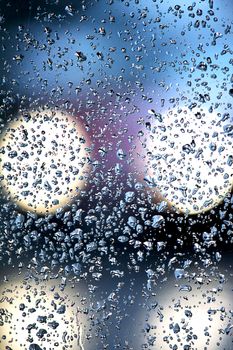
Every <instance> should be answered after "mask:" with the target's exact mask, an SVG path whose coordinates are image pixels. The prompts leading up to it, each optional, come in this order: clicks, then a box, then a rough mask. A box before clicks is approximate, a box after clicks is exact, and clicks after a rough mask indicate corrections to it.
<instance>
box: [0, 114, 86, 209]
mask: <svg viewBox="0 0 233 350" xmlns="http://www.w3.org/2000/svg"><path fill="white" fill-rule="evenodd" d="M85 142H86V141H85V139H84V136H83V131H82V129H81V127H80V126H79V125H78V124H77V121H75V120H74V119H72V118H71V117H70V116H68V115H66V114H64V113H63V112H61V111H54V110H41V111H36V112H35V111H33V112H31V113H30V114H28V115H24V116H20V117H19V118H18V120H17V121H16V122H13V123H12V124H11V125H10V126H9V127H8V128H7V129H6V131H5V132H4V134H3V135H2V137H1V142H0V146H1V149H0V150H1V162H0V169H1V176H2V185H3V188H4V190H5V192H6V193H7V194H8V195H9V196H10V197H11V199H13V200H14V201H15V202H16V203H17V204H18V205H20V206H21V207H22V208H23V209H25V210H31V211H35V212H38V213H42V214H43V213H46V212H53V211H55V210H56V209H57V208H59V207H61V206H64V205H65V204H67V203H68V202H69V201H70V200H71V199H72V198H73V197H74V196H75V195H77V192H78V190H80V189H82V188H83V186H84V177H83V176H84V173H85V166H86V157H87V152H86V151H85Z"/></svg>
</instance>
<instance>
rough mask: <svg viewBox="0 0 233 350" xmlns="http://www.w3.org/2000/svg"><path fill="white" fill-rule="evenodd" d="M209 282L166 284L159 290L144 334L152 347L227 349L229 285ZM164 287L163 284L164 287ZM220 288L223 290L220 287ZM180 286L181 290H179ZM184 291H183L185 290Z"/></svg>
mask: <svg viewBox="0 0 233 350" xmlns="http://www.w3.org/2000/svg"><path fill="white" fill-rule="evenodd" d="M216 285H217V283H216V284H214V283H211V285H206V284H201V285H198V286H197V285H194V284H193V283H192V284H191V286H192V290H190V291H187V289H188V288H190V284H189V283H188V284H187V285H186V284H184V285H183V286H182V285H181V286H180V287H174V286H172V285H170V286H167V288H164V289H162V290H161V292H158V293H157V295H156V300H157V301H158V303H159V304H158V306H157V307H156V309H154V310H152V311H151V312H150V317H149V319H148V323H149V324H150V327H151V329H150V331H149V332H148V333H144V335H145V336H146V337H147V341H149V343H151V344H152V343H153V346H151V347H150V348H151V350H152V349H153V350H155V349H156V350H166V349H177V350H184V349H187V350H200V349H206V350H207V349H208V350H210V349H218V348H219V349H228V348H229V347H225V346H226V345H227V344H229V342H231V336H232V313H231V310H232V297H231V288H230V287H229V285H228V286H227V287H226V285H225V284H224V287H223V286H220V287H221V288H220V289H219V290H218V288H216ZM164 287H165V286H164ZM222 288H223V290H222ZM182 289H183V290H182ZM185 290H186V291H185Z"/></svg>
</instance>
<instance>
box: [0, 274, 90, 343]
mask: <svg viewBox="0 0 233 350" xmlns="http://www.w3.org/2000/svg"><path fill="white" fill-rule="evenodd" d="M0 292H1V300H0V311H1V316H0V319H1V323H0V334H1V337H0V348H1V349H8V348H7V346H8V347H10V348H11V349H13V350H22V349H30V348H29V346H30V344H34V345H37V346H39V347H40V349H45V348H46V349H47V350H52V349H57V350H66V349H67V350H68V349H69V350H84V347H83V330H84V328H85V324H84V323H85V320H84V317H83V315H82V313H81V312H80V307H79V305H78V303H77V297H76V295H75V291H74V290H72V289H70V288H68V287H66V288H65V290H64V291H61V290H60V288H59V286H58V283H57V282H56V281H55V282H54V284H53V282H50V281H42V282H40V283H39V284H38V283H37V284H36V283H35V282H33V281H27V282H22V281H20V280H17V279H16V280H14V281H13V282H12V283H10V282H8V283H7V284H6V285H2V286H1V288H0ZM64 306H65V308H64ZM61 307H63V310H62V309H61ZM54 325H55V326H54ZM41 330H43V331H41ZM42 332H43V333H42ZM38 334H41V335H42V334H43V336H42V337H40V336H39V335H38ZM32 348H33V347H32ZM33 349H34V348H33ZM35 349H36V350H37V348H36V347H35Z"/></svg>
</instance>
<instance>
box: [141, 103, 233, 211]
mask: <svg viewBox="0 0 233 350" xmlns="http://www.w3.org/2000/svg"><path fill="white" fill-rule="evenodd" d="M224 119H227V118H222V119H221V117H218V116H217V115H216V114H210V113H208V112H207V111H203V110H197V109H193V110H192V111H191V110H187V109H181V110H179V111H178V112H177V113H174V112H172V111H170V112H169V113H168V114H167V115H166V116H164V118H163V121H162V122H161V121H157V122H156V123H155V125H153V128H152V132H151V133H150V135H149V138H148V142H147V154H148V158H149V161H148V173H149V175H150V176H151V178H153V183H155V185H156V187H157V189H158V191H159V192H160V194H161V195H162V197H163V198H164V199H166V200H167V201H168V202H169V203H170V204H171V205H172V206H174V207H175V208H177V209H178V210H179V211H181V212H187V213H188V214H197V213H201V212H205V211H208V210H210V209H211V208H213V207H214V206H216V205H218V204H219V203H220V202H221V201H222V200H223V199H224V198H225V196H226V195H227V194H228V193H229V192H230V191H231V188H232V182H233V179H232V161H233V158H232V149H233V147H232V145H233V142H232V141H233V139H232V135H231V133H232V132H230V130H231V127H230V125H232V124H230V122H231V121H230V120H229V118H228V119H227V120H224Z"/></svg>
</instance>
